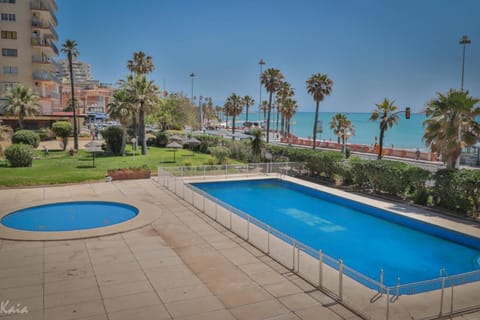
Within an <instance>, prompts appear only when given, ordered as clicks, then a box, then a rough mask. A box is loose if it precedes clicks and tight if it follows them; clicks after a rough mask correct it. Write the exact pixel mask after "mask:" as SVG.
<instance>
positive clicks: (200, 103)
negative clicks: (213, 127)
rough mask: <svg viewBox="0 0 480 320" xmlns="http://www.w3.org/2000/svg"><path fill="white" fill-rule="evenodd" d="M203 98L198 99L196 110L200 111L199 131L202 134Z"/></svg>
mask: <svg viewBox="0 0 480 320" xmlns="http://www.w3.org/2000/svg"><path fill="white" fill-rule="evenodd" d="M202 100H203V97H202V96H200V97H198V109H199V111H200V131H202V132H203V107H202Z"/></svg>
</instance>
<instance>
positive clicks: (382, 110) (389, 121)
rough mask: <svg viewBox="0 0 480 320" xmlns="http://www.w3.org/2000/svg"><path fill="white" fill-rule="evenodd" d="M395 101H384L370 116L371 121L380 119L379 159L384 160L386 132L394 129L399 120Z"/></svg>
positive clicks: (378, 104)
mask: <svg viewBox="0 0 480 320" xmlns="http://www.w3.org/2000/svg"><path fill="white" fill-rule="evenodd" d="M394 103H395V100H392V101H390V100H388V99H387V98H385V99H383V101H382V103H377V104H376V106H377V108H376V109H375V110H373V112H372V114H371V115H370V121H377V120H378V119H380V138H379V140H378V144H379V149H378V157H377V158H378V159H379V160H380V159H382V152H383V138H384V137H385V131H387V130H388V129H389V128H391V127H393V125H394V124H396V123H397V122H398V120H399V118H398V115H397V114H395V113H396V111H397V109H398V107H397V106H395V105H394Z"/></svg>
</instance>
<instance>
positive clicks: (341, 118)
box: [330, 113, 355, 144]
mask: <svg viewBox="0 0 480 320" xmlns="http://www.w3.org/2000/svg"><path fill="white" fill-rule="evenodd" d="M330 129H332V130H333V133H334V134H335V135H336V136H337V142H338V143H342V144H344V143H345V141H346V140H348V138H349V136H350V135H354V134H355V127H354V126H353V124H352V120H350V119H348V117H347V115H345V114H343V113H337V114H335V115H334V116H333V117H332V119H330ZM345 132H348V133H350V135H347V136H346V135H345Z"/></svg>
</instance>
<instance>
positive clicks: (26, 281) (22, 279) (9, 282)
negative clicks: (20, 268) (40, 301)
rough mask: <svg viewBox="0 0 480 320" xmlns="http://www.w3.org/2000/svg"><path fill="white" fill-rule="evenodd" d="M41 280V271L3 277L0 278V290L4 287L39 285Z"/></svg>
mask: <svg viewBox="0 0 480 320" xmlns="http://www.w3.org/2000/svg"><path fill="white" fill-rule="evenodd" d="M42 282H43V275H42V274H41V273H33V274H28V275H21V276H15V277H13V276H12V277H4V278H0V291H1V290H3V289H6V288H18V287H25V286H35V285H41V284H42Z"/></svg>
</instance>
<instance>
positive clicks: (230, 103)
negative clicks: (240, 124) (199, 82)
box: [225, 93, 243, 140]
mask: <svg viewBox="0 0 480 320" xmlns="http://www.w3.org/2000/svg"><path fill="white" fill-rule="evenodd" d="M225 107H226V108H227V109H228V114H229V115H231V116H232V134H233V140H235V118H236V117H237V116H238V115H240V114H241V113H242V110H243V99H242V97H240V96H239V95H237V94H236V93H232V94H231V95H230V97H228V98H227V102H226V103H225Z"/></svg>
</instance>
